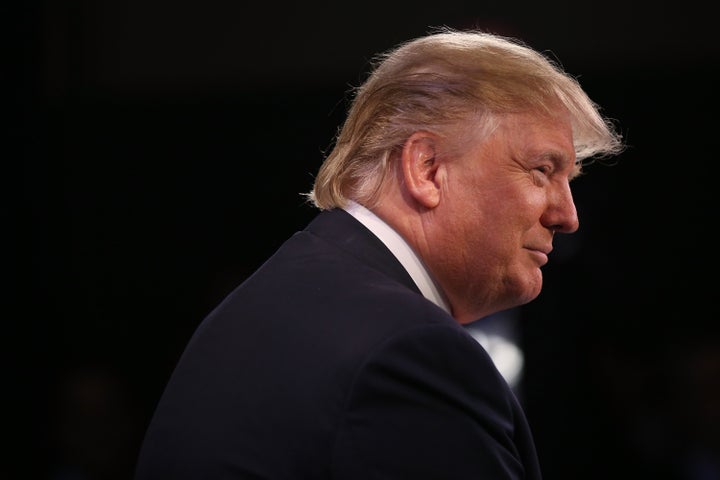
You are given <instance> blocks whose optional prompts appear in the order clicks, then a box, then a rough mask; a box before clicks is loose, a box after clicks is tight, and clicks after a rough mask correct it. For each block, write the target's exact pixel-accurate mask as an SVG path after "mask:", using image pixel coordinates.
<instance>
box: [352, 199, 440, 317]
mask: <svg viewBox="0 0 720 480" xmlns="http://www.w3.org/2000/svg"><path fill="white" fill-rule="evenodd" d="M344 210H345V211H346V212H348V213H349V214H350V215H352V216H353V217H355V219H356V220H357V221H358V222H360V223H362V224H363V225H365V227H366V228H367V229H368V230H370V231H371V232H372V233H374V234H375V236H376V237H378V238H379V239H380V241H381V242H383V243H384V244H385V246H386V247H387V248H388V249H389V250H390V251H391V252H392V254H393V255H395V258H397V259H398V261H399V262H400V264H402V266H403V267H404V268H405V270H406V271H407V272H408V274H409V275H410V277H411V278H412V279H413V281H414V282H415V285H417V287H418V288H419V289H420V293H422V294H423V296H424V297H425V298H427V299H428V300H430V301H431V302H433V303H434V304H436V305H437V306H439V307H440V308H442V309H443V310H445V311H446V312H448V313H451V312H450V306H449V305H448V303H447V301H446V300H445V297H444V296H443V294H442V293H441V291H440V289H439V288H438V286H437V284H436V283H435V281H434V280H433V279H432V277H431V276H430V272H428V271H427V268H425V265H424V264H423V263H422V261H421V260H420V258H418V256H417V255H416V254H415V252H414V251H413V249H412V247H410V245H408V243H407V242H406V241H405V239H404V238H402V237H401V236H400V234H398V233H397V232H396V231H395V230H393V228H392V227H391V226H390V225H388V224H387V223H385V222H384V221H383V220H382V219H380V217H378V216H377V215H375V214H374V213H373V212H371V211H370V210H368V209H367V208H365V207H363V206H362V205H360V204H359V203H357V202H353V201H352V200H350V201H349V203H348V206H347V207H345V209H344Z"/></svg>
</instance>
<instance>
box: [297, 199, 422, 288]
mask: <svg viewBox="0 0 720 480" xmlns="http://www.w3.org/2000/svg"><path fill="white" fill-rule="evenodd" d="M305 230H306V231H308V232H311V233H313V234H314V235H317V236H318V237H321V238H323V239H325V240H326V241H328V242H330V243H332V244H334V245H336V246H337V247H338V248H340V249H342V250H344V251H345V252H347V253H348V254H350V255H352V256H354V257H355V258H357V259H358V260H360V261H361V262H363V263H365V264H366V265H369V266H371V267H372V268H374V269H375V270H378V271H380V272H382V273H384V274H385V275H387V276H389V277H392V278H393V279H395V280H397V281H398V282H400V283H402V284H403V285H405V286H407V287H408V288H410V289H412V290H413V291H415V292H417V293H419V294H421V292H420V289H419V288H418V287H417V285H416V284H415V282H414V281H413V279H412V277H410V274H408V272H407V271H406V270H405V268H404V267H403V266H402V264H401V263H400V262H399V261H398V259H397V258H395V256H394V255H393V254H392V252H391V251H390V250H389V249H388V248H387V247H386V246H385V244H383V242H382V241H381V240H380V239H379V238H378V237H376V236H375V234H373V233H372V232H371V231H370V230H368V229H367V228H366V227H365V226H364V225H363V224H362V223H360V222H359V221H357V220H356V219H355V218H353V216H352V215H350V214H349V213H348V212H346V211H345V210H342V209H339V208H336V209H333V210H327V211H323V212H321V213H320V214H318V215H317V216H316V217H315V219H313V220H312V222H310V224H309V225H308V226H307V227H306V228H305Z"/></svg>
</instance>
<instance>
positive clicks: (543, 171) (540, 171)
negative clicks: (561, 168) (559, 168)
mask: <svg viewBox="0 0 720 480" xmlns="http://www.w3.org/2000/svg"><path fill="white" fill-rule="evenodd" d="M531 172H532V173H531V175H532V179H533V182H534V183H535V184H536V185H538V186H541V185H544V184H545V183H546V182H548V181H549V177H550V175H551V174H552V172H553V169H552V166H550V165H538V166H537V167H533V169H532V170H531Z"/></svg>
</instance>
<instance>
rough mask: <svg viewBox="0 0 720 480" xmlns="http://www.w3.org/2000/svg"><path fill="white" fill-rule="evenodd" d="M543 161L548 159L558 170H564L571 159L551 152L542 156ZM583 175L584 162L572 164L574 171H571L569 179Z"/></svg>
mask: <svg viewBox="0 0 720 480" xmlns="http://www.w3.org/2000/svg"><path fill="white" fill-rule="evenodd" d="M539 158H541V159H547V160H550V161H551V162H552V163H553V165H555V168H556V169H561V168H564V167H565V165H567V164H569V163H570V159H569V158H567V156H566V155H565V154H563V153H562V152H559V151H557V150H550V151H547V152H545V153H543V154H541V155H540V157H539ZM581 173H582V162H581V161H579V160H575V161H574V162H573V164H572V169H571V171H570V174H569V175H568V178H569V179H570V180H572V179H574V178H576V177H578V176H580V174H581Z"/></svg>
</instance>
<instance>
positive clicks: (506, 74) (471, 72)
mask: <svg viewBox="0 0 720 480" xmlns="http://www.w3.org/2000/svg"><path fill="white" fill-rule="evenodd" d="M373 65H374V67H375V68H374V70H373V71H372V73H371V74H370V76H369V77H368V79H367V80H366V81H365V82H364V83H363V84H362V85H361V86H360V87H359V88H358V89H356V91H355V96H354V98H353V101H352V104H351V106H350V110H349V112H348V116H347V119H346V120H345V123H344V124H343V126H342V128H341V129H340V131H339V133H338V135H337V137H336V138H335V139H334V146H333V148H332V150H331V151H330V153H329V155H328V156H327V158H326V159H325V161H324V162H323V164H322V165H321V167H320V169H319V171H318V174H317V176H316V178H315V182H314V185H313V188H312V191H311V192H310V193H308V194H307V198H308V199H309V200H310V201H311V202H312V203H313V204H314V205H315V206H316V207H317V208H319V209H321V210H327V209H332V208H335V207H343V206H345V205H346V203H347V200H348V199H353V200H355V201H357V202H359V203H362V204H364V205H366V206H368V207H371V206H372V205H373V204H374V202H375V201H376V200H377V197H378V194H379V192H380V187H381V186H382V183H383V181H384V180H385V178H386V177H387V176H388V172H389V171H390V165H391V163H392V159H393V153H394V152H396V151H397V150H398V149H399V148H401V147H402V145H403V144H404V143H405V140H406V139H407V138H408V137H409V136H410V135H411V134H412V133H413V132H416V131H418V130H428V131H433V132H436V133H438V134H443V132H446V129H447V128H448V127H451V126H453V125H457V124H458V123H459V122H462V121H467V120H470V119H478V120H479V121H480V126H479V127H477V128H479V129H480V130H481V131H484V132H486V133H487V132H489V130H490V129H492V127H493V126H494V124H495V123H496V118H497V114H503V113H513V112H526V111H533V110H534V111H539V112H544V113H548V114H551V113H552V111H553V110H556V109H557V107H558V106H562V107H564V108H565V109H566V110H567V111H568V112H569V113H570V117H571V123H572V126H573V137H574V144H575V151H576V156H577V160H578V162H582V161H585V160H587V159H590V158H598V157H605V156H611V155H615V154H617V153H619V152H620V151H621V150H622V148H623V145H622V142H621V137H620V136H619V135H618V134H617V133H616V132H615V131H614V128H613V125H612V123H611V122H610V121H609V120H608V119H606V118H604V117H603V116H601V114H600V113H599V108H598V107H597V105H595V103H594V102H593V101H592V100H590V98H588V96H587V95H586V94H585V92H584V91H583V89H582V88H581V87H580V85H579V83H578V82H577V81H576V80H575V79H574V78H572V77H571V76H569V75H568V74H567V73H565V72H564V71H563V70H562V68H561V67H560V66H559V65H557V64H556V63H555V62H553V61H552V60H550V59H549V58H547V57H546V56H544V55H542V54H541V53H539V52H537V51H535V50H533V49H531V48H529V47H527V46H526V45H524V44H523V43H521V42H520V41H519V40H517V39H513V38H508V37H502V36H499V35H495V34H490V33H486V32H482V31H476V30H472V31H458V30H452V29H450V28H442V29H438V30H437V31H435V32H434V33H431V34H429V35H427V36H424V37H420V38H416V39H414V40H411V41H408V42H405V43H403V44H401V45H399V46H398V47H396V48H395V49H393V50H390V51H388V52H385V53H382V54H380V55H378V56H377V57H375V59H374V62H373Z"/></svg>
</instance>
